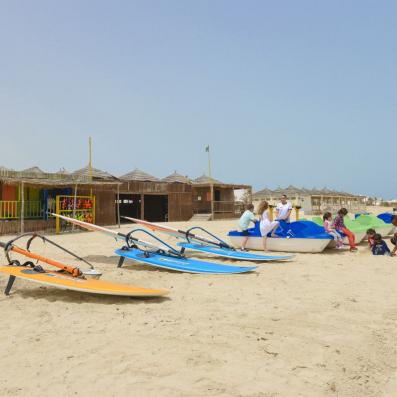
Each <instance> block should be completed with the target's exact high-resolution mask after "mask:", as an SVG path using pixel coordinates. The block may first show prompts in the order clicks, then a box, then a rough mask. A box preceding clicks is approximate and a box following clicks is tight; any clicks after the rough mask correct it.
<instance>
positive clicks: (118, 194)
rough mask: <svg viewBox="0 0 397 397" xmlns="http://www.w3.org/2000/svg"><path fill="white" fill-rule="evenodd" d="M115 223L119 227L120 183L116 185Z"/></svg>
mask: <svg viewBox="0 0 397 397" xmlns="http://www.w3.org/2000/svg"><path fill="white" fill-rule="evenodd" d="M117 224H118V225H119V229H120V185H117Z"/></svg>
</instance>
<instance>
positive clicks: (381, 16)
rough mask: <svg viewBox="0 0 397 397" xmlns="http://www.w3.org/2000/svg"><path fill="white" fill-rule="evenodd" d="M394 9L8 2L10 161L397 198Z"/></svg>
mask: <svg viewBox="0 0 397 397" xmlns="http://www.w3.org/2000/svg"><path fill="white" fill-rule="evenodd" d="M396 16H397V2H395V1H368V0H360V1H358V0H356V1H353V0H350V1H349V0H344V1H338V0H334V1H318V0H316V1H307V0H300V1H296V0H285V1H266V0H262V1H254V0H245V1H243V0H241V1H234V0H225V1H223V0H196V1H190V0H157V1H153V0H142V1H134V0H126V1H122V0H115V1H110V0H108V1H101V0H95V1H91V0H69V1H52V0H51V1H44V0H35V1H30V0H29V1H27V0H25V1H20V0H7V1H6V0H0V51H1V53H0V137H1V141H0V165H3V166H6V167H9V168H13V169H16V170H21V169H24V168H28V167H31V166H33V165H37V166H39V167H40V168H42V169H43V170H45V171H49V172H53V171H56V170H58V169H59V168H61V167H65V168H66V169H67V170H69V171H73V170H76V169H79V168H82V167H84V166H85V165H87V163H88V137H89V136H91V137H92V139H93V165H94V167H96V168H100V169H103V170H106V171H108V172H110V173H112V174H114V175H116V176H120V175H122V174H125V173H127V172H129V171H131V170H132V169H134V168H135V167H138V168H140V169H142V170H144V171H146V172H148V173H150V174H153V175H155V176H157V177H165V176H167V175H168V174H170V173H172V172H173V171H175V170H176V171H177V172H179V173H181V174H183V175H188V176H189V177H192V178H195V177H198V176H200V175H202V174H203V173H207V172H208V171H207V170H208V165H207V153H206V152H205V146H206V145H210V152H211V157H212V176H213V177H215V178H217V179H219V180H221V181H224V182H230V183H243V184H251V185H252V186H253V188H254V191H255V190H259V189H262V188H264V187H265V186H267V187H270V188H276V187H278V186H287V185H289V184H292V185H296V186H305V187H307V188H312V187H317V188H322V187H325V186H327V187H329V188H335V189H338V190H346V191H349V192H353V193H359V194H367V195H374V196H382V197H385V198H397V183H396V176H395V172H394V171H395V170H394V166H393V164H394V161H395V152H396V150H395V142H394V137H395V129H396V126H397V40H396V38H397V24H396V23H395V20H396Z"/></svg>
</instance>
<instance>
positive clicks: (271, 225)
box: [258, 201, 280, 251]
mask: <svg viewBox="0 0 397 397" xmlns="http://www.w3.org/2000/svg"><path fill="white" fill-rule="evenodd" d="M258 215H259V216H260V224H259V229H260V231H261V236H262V240H263V250H264V251H267V247H266V241H267V235H268V234H269V233H270V232H271V233H272V234H271V237H277V236H276V235H275V232H276V230H277V228H278V225H279V224H280V222H278V221H273V220H272V219H270V218H271V217H270V215H269V204H268V202H267V201H262V202H261V203H260V204H259V208H258Z"/></svg>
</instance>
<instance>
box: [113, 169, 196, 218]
mask: <svg viewBox="0 0 397 397" xmlns="http://www.w3.org/2000/svg"><path fill="white" fill-rule="evenodd" d="M120 180H121V181H122V185H121V188H120V214H121V221H122V222H123V218H122V217H123V216H129V217H132V218H138V219H146V220H148V221H152V222H163V221H167V220H169V221H185V220H188V219H190V218H191V216H192V199H191V184H190V181H189V179H188V178H186V177H184V176H183V175H180V174H178V173H176V172H175V173H173V174H171V175H169V176H168V177H166V178H164V179H162V180H160V179H158V178H156V177H154V176H152V175H150V174H148V173H146V172H144V171H142V170H139V169H134V170H133V171H131V172H129V173H127V174H125V175H123V176H121V177H120Z"/></svg>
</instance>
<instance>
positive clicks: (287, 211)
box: [276, 194, 292, 223]
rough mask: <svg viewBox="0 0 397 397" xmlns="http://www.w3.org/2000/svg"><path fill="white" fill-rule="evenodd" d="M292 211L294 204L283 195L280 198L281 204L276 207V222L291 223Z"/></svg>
mask: <svg viewBox="0 0 397 397" xmlns="http://www.w3.org/2000/svg"><path fill="white" fill-rule="evenodd" d="M291 211H292V204H291V203H290V202H289V201H288V198H287V196H286V195H285V194H283V195H282V196H281V198H280V202H279V203H278V204H277V207H276V221H284V222H287V223H289V222H290V220H289V218H290V216H291Z"/></svg>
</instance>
